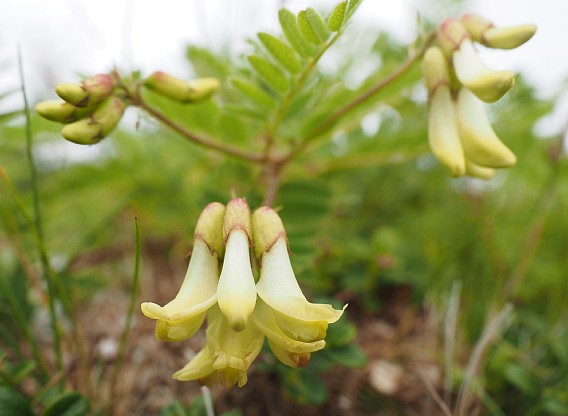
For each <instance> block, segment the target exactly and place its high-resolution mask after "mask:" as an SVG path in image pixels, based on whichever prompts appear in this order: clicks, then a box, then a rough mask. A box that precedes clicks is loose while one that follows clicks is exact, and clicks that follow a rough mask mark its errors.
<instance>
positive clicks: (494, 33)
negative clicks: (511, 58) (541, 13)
mask: <svg viewBox="0 0 568 416" xmlns="http://www.w3.org/2000/svg"><path fill="white" fill-rule="evenodd" d="M535 33H536V26H535V25H531V24H528V25H520V26H513V27H492V28H490V29H487V30H486V31H485V32H484V33H483V37H482V39H481V41H480V43H481V44H482V45H485V46H487V47H489V48H498V49H514V48H516V47H518V46H521V45H522V44H523V43H525V42H527V41H528V40H529V39H530V38H532V37H533V35H534V34H535Z"/></svg>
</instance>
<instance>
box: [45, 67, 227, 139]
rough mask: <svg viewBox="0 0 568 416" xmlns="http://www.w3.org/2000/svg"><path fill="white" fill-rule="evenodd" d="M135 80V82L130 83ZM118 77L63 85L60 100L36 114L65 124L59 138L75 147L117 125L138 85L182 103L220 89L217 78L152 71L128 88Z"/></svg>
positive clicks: (59, 87)
mask: <svg viewBox="0 0 568 416" xmlns="http://www.w3.org/2000/svg"><path fill="white" fill-rule="evenodd" d="M131 81H134V80H131ZM128 84H129V83H128V82H127V83H124V80H122V79H119V76H118V74H116V73H113V74H99V75H95V76H92V77H89V78H85V79H84V80H83V81H82V82H81V83H79V84H73V83H62V84H59V85H57V87H56V88H55V92H56V93H57V95H59V97H60V98H61V100H53V101H43V102H40V103H39V104H38V105H36V108H35V109H36V112H37V113H38V114H39V115H40V116H42V117H44V118H46V119H48V120H51V121H55V122H57V123H63V124H66V125H65V126H64V127H63V129H62V130H61V135H62V136H63V137H64V138H65V139H67V140H69V141H71V142H73V143H77V144H95V143H98V142H100V141H101V140H102V139H104V138H105V137H106V136H108V134H109V133H110V132H111V131H112V130H113V129H114V128H115V127H116V126H117V125H118V123H119V121H120V119H121V118H122V115H123V114H124V111H125V109H126V106H127V104H128V103H130V104H132V103H134V105H136V104H137V103H136V100H134V102H133V100H132V99H133V96H136V95H137V94H138V92H139V91H138V90H139V87H140V86H144V87H146V88H147V89H148V90H152V91H154V92H156V93H157V94H159V95H161V96H163V97H166V98H168V99H171V100H175V101H178V102H181V103H184V104H188V103H195V102H199V101H203V100H205V99H207V98H209V97H210V96H211V95H212V94H213V93H214V92H215V91H217V90H218V89H219V87H220V83H219V80H217V79H216V78H199V79H195V80H192V81H187V82H186V81H183V80H181V79H178V78H176V77H174V76H172V75H169V74H166V73H165V72H161V71H158V72H154V73H153V74H151V75H150V76H149V77H147V78H146V79H144V80H142V82H141V84H138V83H137V82H135V81H134V82H133V83H132V84H131V85H128Z"/></svg>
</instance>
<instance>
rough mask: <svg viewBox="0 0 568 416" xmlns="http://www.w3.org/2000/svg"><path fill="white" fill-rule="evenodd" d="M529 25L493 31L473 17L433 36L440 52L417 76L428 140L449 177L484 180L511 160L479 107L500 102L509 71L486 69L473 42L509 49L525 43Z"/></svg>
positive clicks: (451, 22)
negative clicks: (424, 92)
mask: <svg viewBox="0 0 568 416" xmlns="http://www.w3.org/2000/svg"><path fill="white" fill-rule="evenodd" d="M535 31H536V27H535V26H534V25H523V26H516V27H509V28H498V27H495V26H494V25H493V24H492V23H491V22H489V21H487V20H485V19H483V18H481V17H479V16H476V15H471V14H468V15H465V16H463V17H462V18H461V19H460V20H457V19H446V20H445V21H444V22H442V24H441V25H440V28H439V30H438V32H437V37H436V39H437V41H438V45H439V46H432V47H430V48H428V50H427V51H426V53H425V54H424V59H423V63H422V72H423V75H424V80H425V83H426V87H427V88H428V94H429V115H428V140H429V143H430V148H431V149H432V152H433V153H434V155H435V156H436V158H437V159H438V160H439V161H440V162H441V163H442V164H443V165H444V166H445V167H446V168H447V169H448V170H449V172H450V173H451V175H452V176H456V177H457V176H462V175H466V174H467V175H470V176H475V177H479V178H483V179H489V178H491V177H492V176H493V175H494V174H495V169H498V168H507V167H510V166H513V165H514V164H515V163H516V157H515V155H514V154H513V152H511V150H509V148H508V147H507V146H505V145H504V144H503V143H502V142H501V140H499V138H498V137H497V135H496V134H495V131H494V130H493V128H492V127H491V124H490V123H489V119H488V117H487V114H486V112H485V108H484V103H493V102H495V101H497V100H499V99H500V98H501V97H502V96H503V95H504V94H505V93H507V91H508V90H509V89H510V88H511V87H512V85H513V84H514V82H515V77H514V74H513V73H512V72H510V71H494V70H491V69H489V68H488V67H487V66H486V65H485V63H484V62H483V61H482V60H481V59H480V57H479V56H478V54H477V51H476V49H475V47H474V42H477V43H480V44H482V45H484V46H487V47H490V48H499V49H512V48H516V47H517V46H520V45H522V44H523V43H525V42H526V41H528V40H529V39H530V38H531V37H532V36H533V35H534V33H535Z"/></svg>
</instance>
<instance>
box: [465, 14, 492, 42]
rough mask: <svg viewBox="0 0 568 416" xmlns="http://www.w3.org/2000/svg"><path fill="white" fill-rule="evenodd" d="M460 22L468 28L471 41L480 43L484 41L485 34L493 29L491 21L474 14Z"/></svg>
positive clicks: (468, 15)
mask: <svg viewBox="0 0 568 416" xmlns="http://www.w3.org/2000/svg"><path fill="white" fill-rule="evenodd" d="M460 22H461V23H462V25H464V27H465V28H466V30H467V33H469V36H470V37H471V39H472V40H474V41H475V42H479V43H481V40H482V39H483V33H484V32H485V31H486V30H487V29H489V28H491V27H493V23H491V22H490V21H489V20H487V19H485V18H483V17H481V16H478V15H476V14H472V13H468V14H465V15H463V16H462V18H461V19H460Z"/></svg>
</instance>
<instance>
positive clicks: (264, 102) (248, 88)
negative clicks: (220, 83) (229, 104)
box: [229, 78, 275, 108]
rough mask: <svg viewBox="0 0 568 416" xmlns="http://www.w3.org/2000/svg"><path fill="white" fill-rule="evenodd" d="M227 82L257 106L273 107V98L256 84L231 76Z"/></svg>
mask: <svg viewBox="0 0 568 416" xmlns="http://www.w3.org/2000/svg"><path fill="white" fill-rule="evenodd" d="M229 82H230V83H231V85H232V86H233V88H234V89H235V90H237V91H238V92H239V93H240V94H241V95H242V96H243V97H245V98H247V99H248V100H249V101H251V102H252V103H254V104H257V105H258V106H259V107H262V108H272V107H274V105H275V101H274V98H273V97H272V96H271V95H270V94H268V93H267V92H266V91H264V90H263V89H262V88H260V87H258V86H257V85H256V84H254V83H252V82H249V81H247V80H245V79H242V78H231V79H230V81H229Z"/></svg>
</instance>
